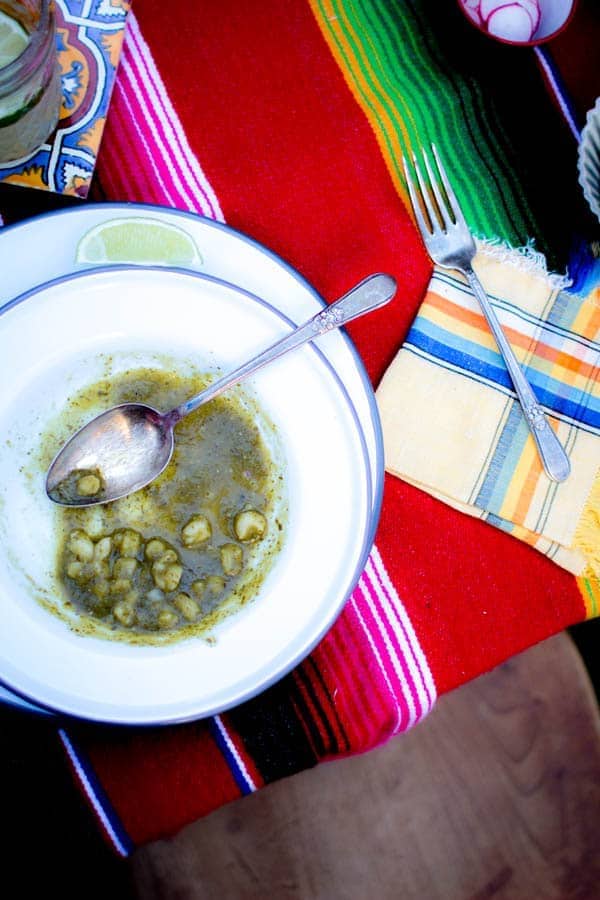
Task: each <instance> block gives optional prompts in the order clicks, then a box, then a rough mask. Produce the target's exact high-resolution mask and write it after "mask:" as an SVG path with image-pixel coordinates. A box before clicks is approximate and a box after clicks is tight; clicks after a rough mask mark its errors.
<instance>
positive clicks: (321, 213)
mask: <svg viewBox="0 0 600 900" xmlns="http://www.w3.org/2000/svg"><path fill="white" fill-rule="evenodd" d="M150 6H151V7H152V9H150ZM192 8H193V13H191V14H190V17H189V18H190V23H189V25H190V28H192V27H193V30H194V32H195V34H197V35H203V36H204V38H203V39H201V40H200V41H199V43H198V45H197V46H198V52H195V53H189V52H187V49H186V48H187V47H188V34H187V29H182V30H181V32H180V34H179V39H180V41H181V43H180V45H175V46H173V41H171V40H170V41H168V42H167V41H164V39H163V38H164V34H165V33H169V34H170V35H173V37H174V38H175V39H177V34H175V32H174V29H173V28H172V12H171V11H170V10H169V7H168V5H167V6H164V5H159V4H154V3H153V4H150V5H148V6H146V5H144V4H141V5H140V7H139V9H136V16H137V18H138V21H139V24H140V28H141V31H142V34H143V35H144V38H145V40H146V41H147V42H148V44H149V45H150V49H151V51H152V54H153V56H154V59H155V61H156V63H157V67H158V70H159V72H160V74H161V76H162V78H163V81H164V82H165V84H166V87H167V90H168V93H169V96H170V98H171V100H172V102H173V104H174V106H175V109H176V110H177V113H178V115H179V117H180V119H181V121H182V124H183V126H184V129H185V132H186V134H187V137H188V140H189V141H190V143H191V145H192V147H193V148H194V150H195V151H196V153H197V155H198V158H199V160H200V163H201V165H202V168H203V170H204V172H205V174H206V176H207V178H208V180H209V182H210V183H211V185H212V187H213V188H214V190H215V193H216V195H217V197H218V198H219V202H220V204H221V208H222V209H223V211H224V215H225V220H226V222H227V223H228V224H229V225H232V226H233V227H234V228H239V229H240V230H242V231H244V232H246V233H248V234H250V235H251V236H252V237H254V238H255V239H257V240H259V241H261V242H262V243H264V244H266V245H267V246H268V247H270V248H271V249H273V250H274V251H275V252H277V253H280V254H281V256H283V257H284V258H285V259H287V260H288V261H289V262H290V263H291V264H292V265H293V266H295V267H296V268H297V269H298V270H299V271H300V272H302V274H303V275H305V276H306V277H307V278H308V279H309V281H311V283H312V284H314V286H315V287H316V288H317V290H319V291H320V292H321V293H322V294H323V295H324V296H325V297H327V298H328V299H333V298H334V297H336V296H338V295H339V294H341V293H343V292H344V291H345V290H346V289H347V288H348V287H350V286H351V285H352V284H353V283H354V282H356V281H359V280H360V279H361V278H363V277H364V276H365V275H368V274H370V273H371V272H373V271H374V270H375V269H376V270H381V271H389V272H391V273H392V274H394V275H395V277H396V278H397V279H398V281H399V284H400V289H399V291H398V295H397V298H396V300H395V301H393V303H392V305H391V306H389V307H387V308H386V309H385V310H384V311H379V312H376V313H374V314H372V315H370V316H369V317H368V319H366V320H363V321H362V322H358V323H354V327H353V328H352V335H353V337H354V338H355V340H356V342H357V344H358V346H359V349H360V351H361V354H362V356H363V359H364V360H365V362H366V364H367V367H368V369H369V372H370V374H371V376H372V377H373V378H375V379H378V378H379V377H380V376H381V375H382V374H383V371H384V368H385V366H386V365H387V363H388V362H389V361H390V360H391V357H392V354H393V353H394V351H395V349H396V347H397V344H398V335H399V334H403V333H404V332H405V331H406V329H407V328H408V326H409V324H410V322H411V320H412V318H413V316H414V312H415V310H416V308H417V304H418V302H419V300H420V298H421V296H422V294H423V291H424V289H425V286H426V284H427V281H428V278H429V274H430V272H431V266H430V263H429V261H428V259H427V257H426V255H425V253H424V251H423V248H422V245H421V243H420V241H419V239H418V237H417V235H416V233H415V231H414V228H413V226H412V223H411V220H410V218H409V216H408V213H407V211H406V210H405V208H404V207H403V205H402V204H401V203H400V201H399V200H398V197H397V195H396V193H395V191H394V188H393V185H392V182H391V180H390V178H389V176H388V173H387V169H386V167H385V164H384V162H383V159H382V157H381V154H380V152H379V149H378V147H377V144H376V141H375V138H374V136H373V133H372V131H371V128H370V126H369V124H368V122H367V120H366V119H365V117H364V116H363V114H362V112H361V111H360V109H359V108H358V106H357V105H356V103H355V101H354V99H353V98H352V96H351V94H350V92H349V90H348V89H347V87H346V84H345V82H344V80H343V78H342V75H341V73H340V71H339V69H338V67H337V65H336V63H335V61H334V60H333V58H332V57H331V55H330V53H329V50H328V48H327V46H326V44H325V42H324V41H323V39H322V37H321V33H320V31H319V29H318V26H317V24H316V22H315V21H314V19H313V16H312V13H311V11H310V8H309V5H308V3H306V4H304V3H280V2H278V0H264V2H262V3H251V4H243V3H239V2H237V0H223V2H222V3H220V4H219V7H218V12H217V11H216V10H215V8H214V7H213V6H212V5H211V4H197V5H194V6H192V4H190V10H191V9H192ZM225 70H227V72H226V76H225V77H222V73H223V72H224V71H225ZM274 73H276V74H275V75H274ZM191 84H194V85H197V89H196V90H190V85H191ZM232 85H235V90H232ZM205 98H206V100H205ZM390 322H393V323H394V327H393V328H390Z"/></svg>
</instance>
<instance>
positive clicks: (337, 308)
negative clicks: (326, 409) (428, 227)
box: [166, 274, 396, 424]
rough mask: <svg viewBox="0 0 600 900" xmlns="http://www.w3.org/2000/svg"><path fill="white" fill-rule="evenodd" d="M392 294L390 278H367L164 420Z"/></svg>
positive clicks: (180, 414)
mask: <svg viewBox="0 0 600 900" xmlns="http://www.w3.org/2000/svg"><path fill="white" fill-rule="evenodd" d="M395 293H396V282H395V280H394V279H393V278H392V277H391V275H382V274H376V275H370V276H369V277H368V278H365V279H364V281H361V282H360V283H359V284H357V285H356V287H353V288H352V289H351V290H350V291H348V293H347V294H344V296H343V297H341V298H340V299H339V300H336V301H335V303H332V304H330V306H327V307H325V309H323V310H321V312H318V313H317V314H316V315H315V316H313V317H312V318H311V319H309V320H308V322H305V323H304V325H299V326H298V327H297V328H294V330H293V331H292V332H290V334H287V335H286V336H285V337H283V338H281V340H279V341H277V343H275V344H272V345H271V346H270V347H268V348H267V349H266V350H263V352H262V353H259V355H258V356H255V357H254V359H251V360H250V361H249V362H247V363H244V365H243V366H240V367H239V369H235V370H234V371H233V372H230V373H229V374H228V375H224V376H223V377H222V378H219V379H217V381H213V383H212V384H209V385H208V387H206V388H205V389H204V390H203V391H201V392H200V393H199V394H196V396H195V397H191V398H190V399H189V400H186V402H185V403H182V404H181V406H178V407H176V408H175V409H173V410H172V411H171V412H170V413H167V416H166V417H167V418H168V419H169V421H170V422H171V423H172V424H175V422H178V421H179V420H180V419H182V418H183V417H184V416H187V415H188V413H191V412H193V411H194V410H195V409H197V408H198V407H199V406H200V405H201V404H202V403H207V402H208V401H209V400H212V399H213V398H214V397H217V396H218V395H219V394H222V393H223V391H226V390H227V389H228V388H230V387H233V385H234V384H238V382H240V381H242V380H243V379H244V378H246V377H247V376H248V375H252V374H253V373H254V372H257V371H258V370H259V369H261V368H262V367H263V366H266V365H267V363H270V362H272V361H273V360H274V359H277V358H278V357H279V356H283V354H284V353H288V352H289V351H290V350H294V349H295V348H296V347H300V346H301V345H302V344H305V343H306V342H307V341H310V340H312V339H313V338H315V337H318V336H319V335H320V334H325V333H326V332H327V331H331V330H332V329H334V328H340V327H341V326H342V325H345V324H346V323H347V322H350V321H352V319H356V318H357V317H358V316H362V315H363V313H367V312H371V310H373V309H377V308H378V307H379V306H383V305H384V304H385V303H387V302H388V301H389V300H391V299H392V297H393V296H394V294H395Z"/></svg>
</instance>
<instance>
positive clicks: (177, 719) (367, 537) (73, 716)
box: [0, 245, 384, 727]
mask: <svg viewBox="0 0 600 900" xmlns="http://www.w3.org/2000/svg"><path fill="white" fill-rule="evenodd" d="M259 246H260V245H259ZM118 271H125V272H133V271H138V272H139V271H146V272H161V273H172V274H176V275H183V276H185V277H188V278H191V279H195V280H198V281H203V282H207V281H208V282H210V283H212V284H218V285H221V286H225V287H227V288H230V289H233V290H234V291H236V292H237V293H239V294H242V295H244V296H246V297H247V298H248V299H249V300H251V301H253V302H254V303H258V304H259V305H260V306H262V307H263V308H265V309H267V310H268V311H269V312H270V313H272V314H273V315H274V316H276V317H277V318H278V319H279V320H280V321H282V322H284V323H285V324H287V325H289V326H290V327H293V326H294V325H295V324H296V323H295V322H294V320H293V319H291V318H290V317H289V316H287V315H286V314H285V313H283V312H281V311H280V310H278V309H276V308H275V307H274V306H273V305H272V304H270V303H268V302H267V301H266V300H263V299H262V298H260V297H257V296H256V295H255V294H252V293H251V292H249V291H247V290H245V289H244V288H241V287H238V286H236V285H233V284H231V283H229V282H227V281H225V280H224V279H221V278H216V277H214V276H211V275H206V274H204V273H202V272H198V271H195V270H191V269H185V268H178V267H176V266H165V265H160V266H157V265H154V266H147V265H122V264H112V265H106V266H93V267H90V268H86V269H83V270H81V271H78V272H71V273H69V274H66V275H61V276H58V277H56V278H53V279H49V280H48V281H46V282H44V283H43V284H40V285H37V286H36V287H34V288H31V289H30V290H28V291H25V292H23V293H22V294H19V295H18V296H17V297H14V298H13V299H12V300H10V301H8V302H7V303H5V304H4V305H3V306H1V307H0V317H1V316H4V315H5V314H6V313H8V312H10V311H11V310H12V309H15V308H16V307H17V306H20V305H21V304H22V303H24V302H26V301H27V300H28V299H32V298H35V297H36V296H38V295H39V294H40V293H42V292H43V291H45V290H47V289H48V288H52V287H56V286H58V285H60V284H64V283H65V282H71V281H78V280H85V279H87V278H90V277H92V278H93V277H94V276H95V275H99V274H100V275H102V274H106V275H107V274H114V273H115V272H118ZM319 299H320V298H319ZM321 303H322V304H323V305H324V306H325V305H326V304H325V303H324V302H323V301H321ZM337 330H338V331H340V332H341V333H342V334H343V336H344V337H345V338H346V339H347V340H348V341H349V342H350V344H351V346H352V347H353V345H352V343H351V341H350V338H349V337H348V336H347V335H346V334H345V333H344V332H343V329H337ZM307 346H309V347H310V349H311V350H312V352H314V353H315V354H316V355H317V356H318V358H319V359H320V361H321V363H322V364H323V365H324V366H325V368H326V369H327V370H328V372H329V374H330V376H331V377H332V378H333V380H334V381H335V382H336V384H337V386H338V389H339V390H340V392H341V394H342V396H343V398H344V400H345V402H346V405H347V408H348V410H349V411H350V414H351V416H352V419H353V421H354V425H355V427H356V432H357V434H358V436H359V441H360V445H361V449H362V458H363V464H364V472H365V480H366V490H367V500H368V508H369V509H370V513H369V515H368V520H367V522H366V523H365V524H366V527H365V533H364V535H363V541H362V546H361V551H360V556H359V559H358V562H357V564H356V566H355V568H354V570H353V571H352V575H351V576H350V577H349V578H348V579H346V586H345V589H344V590H343V592H342V593H341V594H340V598H339V600H338V602H337V603H336V604H335V605H334V607H333V608H332V610H331V611H330V613H329V614H328V616H327V617H326V621H325V622H323V624H322V625H321V627H319V629H318V630H317V633H316V634H312V635H311V637H310V638H309V639H308V640H306V641H305V643H304V644H303V646H302V647H301V648H300V649H299V650H297V651H296V652H295V653H294V654H293V656H292V658H291V659H289V660H287V662H286V663H285V664H284V665H282V666H280V668H278V669H277V670H276V671H275V672H274V673H273V674H272V675H271V676H269V677H268V678H267V679H265V680H264V681H262V682H261V683H260V684H259V685H256V686H254V687H252V688H249V689H248V690H246V691H244V692H242V693H241V694H240V695H239V696H237V697H236V698H235V700H233V701H231V702H228V703H226V704H221V705H217V706H215V707H214V708H210V709H208V710H206V711H204V712H201V713H198V712H196V713H194V712H191V713H189V714H185V715H182V716H173V717H170V718H159V719H156V720H146V719H144V720H141V721H140V720H137V719H131V720H128V719H118V718H117V719H113V718H110V717H105V716H94V715H91V716H88V715H83V714H79V713H74V712H69V711H66V710H63V709H59V708H56V707H53V706H52V705H51V704H48V703H44V702H42V701H40V700H39V699H38V698H36V697H32V696H30V695H29V694H27V693H26V692H25V691H23V690H21V689H19V688H17V687H14V686H13V685H11V684H10V683H8V682H7V681H6V680H5V679H4V678H3V677H2V676H0V686H1V687H3V688H4V689H5V690H8V691H9V692H10V693H11V694H14V695H15V698H20V699H21V700H22V701H25V703H26V704H27V706H26V707H23V706H22V705H21V704H14V705H15V706H17V705H18V707H19V708H22V709H23V710H24V711H25V712H31V713H40V714H46V715H53V716H56V717H57V718H64V719H66V720H71V721H73V720H75V721H76V720H81V721H85V722H94V723H97V724H109V725H122V726H135V727H156V726H163V725H173V724H180V723H184V722H189V721H194V720H198V719H204V718H208V717H209V716H213V715H217V714H219V713H222V712H225V711H226V710H228V709H231V708H233V707H235V706H238V705H240V704H241V703H244V702H246V701H247V700H250V699H252V698H253V697H256V696H257V695H258V694H261V693H263V692H264V691H265V690H267V689H268V688H269V687H271V686H272V685H273V684H275V683H277V682H278V681H280V680H281V679H282V678H283V677H285V675H287V674H288V673H289V672H290V671H291V670H292V669H293V668H295V667H296V666H297V665H299V664H300V663H301V662H302V661H303V660H304V659H306V657H307V656H308V655H309V654H310V653H311V652H312V650H313V649H314V648H315V647H316V646H317V644H318V643H319V642H320V641H321V640H322V639H323V637H324V636H325V635H326V634H327V632H328V631H329V630H330V629H331V628H332V627H333V625H334V624H335V622H336V620H337V618H338V617H339V615H340V614H341V612H342V609H343V608H344V606H345V604H346V602H347V601H348V599H349V597H350V595H351V594H352V592H353V590H354V589H355V587H356V585H357V583H358V581H359V579H360V576H361V575H362V573H363V571H364V568H365V565H366V563H367V559H368V557H369V554H370V552H371V549H372V546H373V542H374V539H375V533H376V531H377V526H378V524H379V516H380V512H381V500H379V501H378V502H377V503H374V502H373V500H374V494H373V483H372V477H371V465H370V458H369V452H368V448H367V445H366V440H365V436H364V432H363V428H362V424H361V421H360V418H359V416H358V413H357V411H356V407H355V406H354V403H353V401H352V398H351V397H350V394H349V393H348V390H347V388H346V386H345V384H344V383H343V381H342V379H341V378H340V376H339V375H338V373H337V371H336V369H335V367H334V365H333V363H332V362H331V361H330V360H329V359H328V358H327V357H326V356H325V354H324V353H323V351H322V350H320V349H319V347H318V346H316V344H315V343H314V342H312V341H311V342H310V343H309V344H308V345H307ZM354 352H355V353H356V352H357V351H356V349H355V348H354ZM377 421H378V422H379V419H378V415H377ZM383 474H384V473H383V458H381V464H380V466H379V465H378V467H377V475H378V478H379V477H380V479H381V480H383ZM0 702H5V703H6V700H4V701H2V699H1V698H0Z"/></svg>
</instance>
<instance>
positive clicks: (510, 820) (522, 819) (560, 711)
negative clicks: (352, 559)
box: [131, 634, 600, 900]
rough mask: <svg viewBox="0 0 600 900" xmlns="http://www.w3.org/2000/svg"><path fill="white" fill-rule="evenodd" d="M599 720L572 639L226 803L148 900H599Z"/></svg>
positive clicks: (142, 854) (143, 871) (181, 838)
mask: <svg viewBox="0 0 600 900" xmlns="http://www.w3.org/2000/svg"><path fill="white" fill-rule="evenodd" d="M599 828H600V717H599V713H598V705H597V699H596V696H595V694H594V692H593V689H592V686H591V682H590V681H589V678H588V674H587V671H586V670H585V668H584V666H583V664H582V661H581V658H580V656H579V654H578V652H577V650H576V649H575V647H574V645H573V643H572V641H571V639H570V638H569V637H568V636H567V635H566V634H561V635H558V636H557V637H554V638H551V639H549V640H548V641H545V642H544V643H542V644H540V645H538V646H536V647H534V648H532V649H530V650H528V651H527V652H525V653H523V654H521V655H520V656H518V657H515V658H514V659H512V660H511V661H509V662H507V663H505V664H504V665H502V666H500V667H499V668H498V669H496V670H494V671H493V672H491V673H489V674H487V675H484V676H483V677H481V678H479V679H476V680H475V681H473V682H471V683H469V684H467V685H465V686H463V687H461V688H460V689H458V690H457V691H455V692H453V693H451V694H449V695H446V696H444V697H442V698H441V699H440V700H439V701H438V704H437V707H436V708H435V709H434V711H433V713H432V714H431V715H430V716H429V718H428V719H427V720H426V721H425V722H423V723H422V724H420V725H419V726H418V727H417V728H415V729H414V730H413V731H412V732H409V733H408V734H406V735H403V736H400V737H398V738H395V739H392V740H391V741H390V742H389V743H388V744H387V745H386V746H384V747H382V748H379V749H378V750H375V751H373V752H371V753H369V754H366V755H364V756H361V757H355V758H352V759H347V760H341V761H335V762H332V763H326V764H323V765H321V766H319V767H317V768H316V769H314V770H312V771H308V772H304V773H302V774H300V775H297V776H294V777H293V778H289V779H286V780H285V781H282V782H279V783H277V784H274V785H271V786H269V787H268V788H266V789H264V790H262V791H261V792H259V793H258V794H255V795H253V796H250V797H247V798H245V799H243V800H241V801H237V802H235V803H232V804H230V805H229V806H227V807H224V808H222V809H220V810H218V811H217V812H215V813H213V814H212V815H211V816H209V817H207V818H205V819H203V820H201V821H199V822H196V823H194V824H193V825H190V826H188V827H187V828H185V829H184V830H183V831H182V832H181V833H180V834H179V835H177V837H176V838H174V839H172V840H170V841H158V842H156V843H154V844H151V845H149V846H148V847H145V848H143V849H141V850H139V851H138V852H137V853H136V855H135V856H134V858H133V860H132V863H131V874H132V878H133V889H134V892H135V896H137V897H139V898H141V900H184V898H185V900H196V898H197V900H200V898H202V900H205V898H206V900H213V898H214V900H217V898H218V900H229V898H231V900H239V898H242V900H251V898H252V900H254V898H263V897H273V898H276V900H288V898H289V900H291V898H302V900H304V898H307V900H308V898H311V900H312V898H319V900H321V898H322V900H346V898H347V900H354V898H356V900H363V898H364V900H366V898H379V900H387V898H390V900H392V898H393V900H399V898H406V900H413V898H414V900H484V898H490V897H494V898H496V897H497V898H503V900H598V898H600V856H599V855H598V853H597V836H598V833H599Z"/></svg>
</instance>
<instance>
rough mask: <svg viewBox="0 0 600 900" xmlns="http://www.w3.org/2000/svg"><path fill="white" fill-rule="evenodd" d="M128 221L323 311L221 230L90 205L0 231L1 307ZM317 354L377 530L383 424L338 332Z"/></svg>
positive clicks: (220, 271)
mask: <svg viewBox="0 0 600 900" xmlns="http://www.w3.org/2000/svg"><path fill="white" fill-rule="evenodd" d="M130 216H135V217H136V218H137V217H142V218H145V217H147V218H152V219H159V220H161V221H164V222H165V223H167V224H173V225H176V226H178V227H179V228H183V229H184V230H185V231H187V233H188V234H189V235H190V236H191V237H192V238H193V240H194V241H195V243H196V245H197V247H198V249H199V251H200V253H201V255H202V258H203V262H202V265H201V267H200V268H199V271H202V272H203V273H205V274H207V275H212V276H215V277H217V278H221V279H223V280H224V281H227V282H229V283H230V284H233V285H238V286H240V287H242V288H245V289H247V290H248V291H250V292H252V293H254V294H256V295H257V296H258V297H261V298H263V299H264V300H266V301H268V302H269V303H270V304H272V306H274V307H275V308H276V309H279V310H281V311H282V312H283V313H284V314H286V315H288V316H289V317H290V318H291V319H292V320H293V321H294V322H300V321H302V320H303V319H305V318H308V316H310V315H312V314H314V313H315V312H317V311H318V310H319V309H320V308H321V307H322V306H323V305H324V304H323V300H322V299H321V298H320V297H319V295H318V294H317V293H316V291H315V290H314V289H313V288H312V287H311V286H310V284H309V283H308V282H307V281H306V280H305V279H304V278H302V276H301V275H300V274H299V273H298V272H297V271H296V270H295V269H293V268H292V267H291V266H289V265H288V264H287V263H286V262H285V261H284V260H282V259H281V258H280V257H278V256H277V255H276V254H274V253H272V252H271V251H270V250H268V249H267V248H265V247H263V246H262V245H261V244H259V243H257V242H256V241H254V240H252V239H251V238H249V237H247V236H246V235H244V234H241V233H240V232H237V231H235V230H234V229H231V228H229V227H228V226H226V225H223V224H221V223H218V222H214V221H212V220H210V219H205V218H203V217H201V216H197V215H195V214H192V213H187V212H181V211H178V210H171V209H167V208H165V207H158V206H153V205H150V204H133V203H101V204H91V203H87V204H85V205H82V206H80V207H75V208H72V209H67V210H62V211H59V212H54V213H49V214H46V215H43V216H38V217H36V218H34V219H30V220H28V221H26V222H22V223H19V224H17V225H12V226H9V227H5V228H3V229H1V230H0V254H1V255H2V259H3V260H4V264H3V270H2V279H0V308H1V307H2V305H3V304H5V303H7V302H8V301H11V300H12V299H13V298H14V297H16V296H18V295H20V294H22V293H23V292H25V291H28V290H30V289H31V288H33V287H35V286H38V285H41V284H43V283H45V282H47V281H50V280H51V279H54V278H56V277H59V276H62V275H66V274H69V273H72V272H75V271H78V270H80V269H81V268H82V267H81V266H79V265H78V264H76V262H75V256H76V248H77V244H78V242H79V240H80V239H81V237H82V235H83V234H85V233H86V232H87V231H88V230H90V229H91V228H94V227H95V226H97V225H99V224H100V223H101V222H105V221H107V220H112V219H116V218H127V217H130ZM364 274H365V275H367V274H370V273H368V272H365V273H364ZM319 347H320V349H321V351H322V352H323V354H324V355H325V356H326V358H327V359H328V360H330V362H331V363H332V364H333V365H334V366H335V368H336V371H337V372H338V374H339V375H340V378H341V379H342V380H343V382H344V384H345V386H346V388H347V390H348V392H349V394H350V396H351V397H352V400H353V404H354V407H355V409H356V411H357V414H358V417H359V419H360V422H361V426H362V429H363V434H364V437H365V442H366V445H367V451H368V455H369V460H370V466H371V479H372V486H373V500H372V505H373V511H372V529H373V531H374V530H375V526H376V524H377V521H378V518H379V512H380V508H381V501H382V494H383V470H384V467H383V442H382V434H381V425H380V420H379V415H378V412H377V407H376V404H375V398H374V395H373V391H372V388H371V384H370V381H369V378H368V376H367V374H366V372H365V369H364V367H363V365H362V362H361V360H360V357H359V356H358V354H357V352H356V350H355V348H354V346H353V345H352V343H351V341H350V340H349V339H348V337H347V336H346V335H345V334H344V333H343V332H332V333H331V334H328V335H325V336H324V337H323V338H321V339H320V341H319ZM0 702H4V703H7V704H10V705H13V706H17V707H22V708H25V709H28V710H31V709H33V710H34V711H39V712H47V711H46V710H42V709H41V708H38V707H36V706H33V707H32V705H31V704H29V703H27V702H26V701H25V700H23V699H22V698H21V697H18V696H16V695H15V694H13V693H12V692H11V691H8V690H6V689H5V688H3V687H2V685H0Z"/></svg>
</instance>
